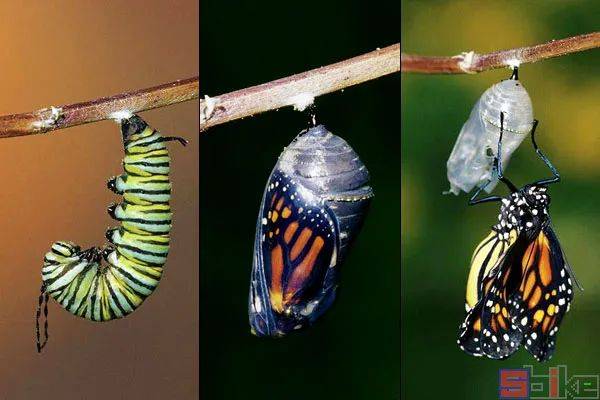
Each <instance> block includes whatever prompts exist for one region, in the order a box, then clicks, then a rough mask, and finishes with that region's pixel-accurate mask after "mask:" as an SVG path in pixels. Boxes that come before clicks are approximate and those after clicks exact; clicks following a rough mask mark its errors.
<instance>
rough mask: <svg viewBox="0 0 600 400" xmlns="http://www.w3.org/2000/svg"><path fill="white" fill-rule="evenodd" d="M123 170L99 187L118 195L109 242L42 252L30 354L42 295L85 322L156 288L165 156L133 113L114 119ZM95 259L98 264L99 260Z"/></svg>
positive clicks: (162, 258) (166, 223) (115, 313)
mask: <svg viewBox="0 0 600 400" xmlns="http://www.w3.org/2000/svg"><path fill="white" fill-rule="evenodd" d="M121 133H122V135H123V146H124V149H125V157H124V159H123V168H124V170H125V173H124V174H122V175H120V176H117V177H113V178H111V179H110V180H109V181H108V183H107V186H108V188H109V189H111V190H112V191H113V192H115V193H117V194H120V195H122V196H123V202H122V203H120V204H112V205H110V206H109V207H108V213H109V215H110V216H111V217H112V218H114V219H115V220H117V221H119V222H120V223H121V226H120V227H117V228H110V229H108V230H107V232H106V238H107V239H108V241H109V242H110V244H107V245H105V246H104V247H102V248H100V247H92V248H90V249H87V250H82V249H81V248H80V247H79V246H78V245H76V244H74V243H71V242H65V241H59V242H55V243H54V244H52V248H51V249H50V251H49V252H48V253H46V256H45V257H44V266H43V268H42V288H41V294H40V298H39V304H38V310H37V313H36V339H37V349H38V352H39V351H41V349H42V348H43V347H44V345H45V344H46V343H47V341H48V333H47V321H46V323H45V338H44V341H43V343H42V341H41V340H40V329H39V318H40V315H41V308H42V304H44V303H46V304H45V305H44V314H45V315H46V316H47V312H48V311H47V301H48V297H52V298H53V299H54V300H56V301H57V302H58V303H59V304H60V305H61V306H62V307H63V308H65V309H66V310H67V311H69V312H70V313H71V314H74V315H77V316H79V317H83V318H86V319H89V320H92V321H109V320H112V319H116V318H122V317H124V316H126V315H128V314H130V313H131V312H133V311H134V310H135V309H136V308H138V307H139V306H140V305H141V304H142V302H143V301H144V300H145V299H146V297H148V296H149V295H151V294H152V293H153V292H154V290H155V289H156V287H157V285H158V282H159V281H160V278H161V276H162V272H163V265H164V264H165V262H166V260H167V255H168V253H169V233H170V231H171V220H172V212H171V207H170V206H169V199H170V197H171V182H170V180H169V169H170V158H169V153H168V151H167V147H166V145H165V142H168V141H171V140H177V141H179V142H180V143H181V144H183V145H185V144H187V141H186V140H185V139H182V138H179V137H163V136H161V134H160V133H159V132H158V131H156V130H154V129H152V128H151V127H149V126H148V124H146V122H144V121H143V120H142V119H141V118H140V117H139V116H137V115H133V116H132V117H130V118H127V119H123V120H122V121H121ZM102 260H104V261H105V262H104V263H103V262H102Z"/></svg>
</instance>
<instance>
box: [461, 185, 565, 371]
mask: <svg viewBox="0 0 600 400" xmlns="http://www.w3.org/2000/svg"><path fill="white" fill-rule="evenodd" d="M501 202H502V205H501V207H500V213H499V215H498V223H497V224H495V225H494V226H493V227H492V232H491V233H490V234H489V235H488V237H487V238H486V239H484V240H483V241H482V242H481V243H480V245H479V246H478V247H477V248H476V250H475V252H474V254H473V258H472V260H471V270H470V273H469V279H468V283H467V295H466V299H467V301H466V307H465V308H466V310H467V316H466V318H465V321H464V323H463V324H462V325H461V327H460V333H459V339H458V344H459V346H460V347H461V349H462V350H464V351H465V352H467V353H469V354H471V355H474V356H486V357H488V358H494V359H503V358H506V357H508V356H510V355H512V354H513V353H514V352H515V351H516V350H517V349H518V348H519V346H520V345H521V344H523V345H524V347H525V348H526V349H527V350H528V351H529V352H530V353H531V354H532V355H533V356H534V357H535V358H536V359H537V360H538V361H545V360H547V359H549V358H550V357H551V356H552V353H553V351H554V348H555V345H556V336H555V335H556V332H557V331H558V327H559V325H560V323H561V321H562V318H563V316H564V315H565V313H566V312H567V311H568V310H569V308H570V305H571V302H572V300H573V290H572V281H571V276H572V272H571V270H570V267H569V266H568V264H567V263H566V259H565V257H564V254H563V252H562V249H561V247H560V244H559V242H558V239H557V237H556V234H555V233H554V231H553V229H552V225H551V220H550V216H549V212H548V206H549V204H550V196H549V194H548V193H547V187H546V186H545V185H536V184H532V185H526V186H524V187H523V188H521V189H519V190H518V191H515V192H513V193H512V194H510V195H509V196H507V197H505V198H503V199H502V200H501Z"/></svg>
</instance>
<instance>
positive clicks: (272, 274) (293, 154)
mask: <svg viewBox="0 0 600 400" xmlns="http://www.w3.org/2000/svg"><path fill="white" fill-rule="evenodd" d="M368 180H369V174H368V171H367V170H366V168H365V166H364V165H363V164H362V162H361V161H360V159H359V158H358V156H357V154H356V153H355V152H354V150H352V148H350V146H349V145H348V144H347V143H346V142H345V141H344V140H343V139H341V138H340V137H338V136H335V135H333V134H331V133H330V132H329V131H327V129H325V127H323V126H322V125H320V126H317V127H314V128H311V129H309V130H308V131H306V132H302V133H301V134H300V135H298V136H297V137H296V139H294V141H293V142H292V143H291V144H290V146H288V147H287V148H286V149H285V150H284V151H283V153H282V154H281V156H280V157H279V160H278V162H277V164H276V165H275V167H274V169H273V171H272V173H271V175H270V177H269V180H268V181H267V185H266V188H265V191H264V194H263V199H262V202H261V206H260V212H259V216H258V221H257V226H256V237H255V241H254V261H253V268H252V275H251V282H250V296H249V304H248V311H249V319H250V325H251V328H252V333H253V334H255V335H257V336H273V337H278V336H284V335H286V334H287V333H289V332H291V331H293V330H297V329H300V328H303V327H305V326H308V325H310V324H312V323H313V322H314V321H315V320H316V319H317V318H318V317H319V316H320V315H322V314H323V313H324V312H325V311H326V310H327V309H328V308H329V307H330V306H331V304H332V302H333V300H334V299H335V295H336V289H337V285H338V280H339V265H340V263H341V261H342V260H343V259H344V257H345V256H346V254H347V252H348V249H349V248H350V244H351V242H352V239H353V238H354V237H355V236H356V234H357V233H358V230H359V229H360V226H361V224H362V220H363V218H364V215H365V212H366V210H367V207H368V204H369V201H370V198H371V197H372V196H373V192H372V189H371V188H370V187H369V186H368V185H367V182H368Z"/></svg>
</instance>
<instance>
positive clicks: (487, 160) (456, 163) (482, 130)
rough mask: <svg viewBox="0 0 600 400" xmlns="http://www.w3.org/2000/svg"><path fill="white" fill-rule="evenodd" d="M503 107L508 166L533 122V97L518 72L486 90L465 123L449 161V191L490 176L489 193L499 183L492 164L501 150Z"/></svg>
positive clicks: (468, 187)
mask: <svg viewBox="0 0 600 400" xmlns="http://www.w3.org/2000/svg"><path fill="white" fill-rule="evenodd" d="M502 111H503V112H504V133H503V136H502V165H503V167H504V168H506V166H507V165H508V162H509V160H510V156H511V154H512V153H513V152H514V151H515V150H516V149H517V147H519V145H520V144H521V142H522V141H523V139H525V137H526V136H527V134H528V133H529V132H530V131H531V128H532V126H533V107H532V105H531V99H530V98H529V94H528V93H527V91H526V90H525V88H524V87H523V85H522V84H521V81H519V80H518V78H517V74H516V72H515V73H514V74H513V76H512V77H511V79H507V80H504V81H501V82H500V83H497V84H495V85H494V86H492V87H491V88H489V89H488V90H486V91H485V92H484V93H483V95H482V96H481V97H480V98H479V101H477V103H476V104H475V107H473V110H472V111H471V115H469V119H468V120H467V122H465V124H464V125H463V127H462V129H461V131H460V134H459V135H458V139H457V140H456V144H455V145H454V149H452V153H451V154H450V158H448V163H447V167H448V181H450V192H452V193H454V194H455V195H458V194H459V193H460V191H461V190H463V191H465V192H467V193H468V192H470V191H471V190H472V189H473V188H474V187H475V186H479V185H481V184H485V183H486V182H487V181H488V180H490V183H489V185H487V187H486V188H485V190H486V192H488V193H490V192H491V191H492V190H493V189H494V188H495V187H496V185H497V184H498V178H497V177H496V176H492V167H493V161H494V157H495V155H496V153H497V151H498V139H499V136H500V112H502Z"/></svg>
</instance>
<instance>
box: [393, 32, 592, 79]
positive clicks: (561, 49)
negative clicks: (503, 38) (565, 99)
mask: <svg viewBox="0 0 600 400" xmlns="http://www.w3.org/2000/svg"><path fill="white" fill-rule="evenodd" d="M597 47H600V32H592V33H587V34H584V35H579V36H574V37H570V38H567V39H560V40H553V41H551V42H548V43H544V44H538V45H535V46H531V47H521V48H518V49H512V50H503V51H496V52H493V53H489V54H477V53H474V52H472V51H471V52H469V53H463V54H461V55H458V56H454V57H426V56H419V55H412V54H404V53H402V72H419V73H423V74H475V73H478V72H481V71H487V70H490V69H495V68H503V67H507V66H513V65H519V64H523V63H532V62H536V61H539V60H544V59H546V58H552V57H559V56H563V55H565V54H569V53H576V52H579V51H584V50H589V49H593V48H597Z"/></svg>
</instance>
